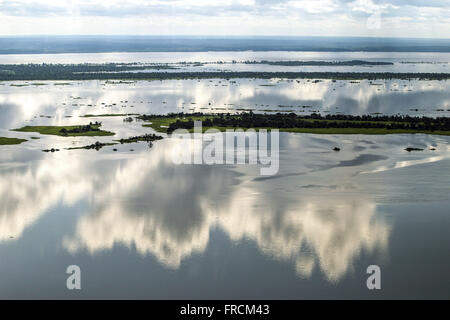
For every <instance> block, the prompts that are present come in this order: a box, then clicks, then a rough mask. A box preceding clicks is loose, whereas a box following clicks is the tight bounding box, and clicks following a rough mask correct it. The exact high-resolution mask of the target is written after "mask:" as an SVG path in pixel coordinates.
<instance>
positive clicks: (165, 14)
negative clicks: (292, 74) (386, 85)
mask: <svg viewBox="0 0 450 320" xmlns="http://www.w3.org/2000/svg"><path fill="white" fill-rule="evenodd" d="M449 8H450V1H448V0H445V1H442V0H432V1H423V3H421V2H420V1H403V0H292V1H286V0H284V1H273V0H240V1H236V0H224V1H214V2H213V1H207V0H166V1H161V0H128V1H123V0H108V1H103V0H72V1H68V2H61V1H56V0H45V1H44V0H0V19H1V21H2V23H1V24H0V34H42V33H45V34H67V33H72V34H112V33H114V34H225V35H342V36H351V35H355V36H390V35H392V33H394V34H395V35H396V36H406V37H408V36H414V37H420V36H423V37H442V38H447V37H448V34H450V9H449ZM375 13H376V14H380V15H381V20H380V23H381V25H380V28H379V29H376V30H371V29H370V28H367V19H368V17H369V16H371V15H373V14H375ZM93 18H95V19H93ZM67 19H70V22H69V23H68V24H67V25H66V24H65V23H64V21H67ZM405 21H407V22H405ZM392 28H393V29H392Z"/></svg>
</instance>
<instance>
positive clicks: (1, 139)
mask: <svg viewBox="0 0 450 320" xmlns="http://www.w3.org/2000/svg"><path fill="white" fill-rule="evenodd" d="M25 141H27V140H25V139H18V138H6V137H0V146H3V145H11V144H21V143H22V142H25Z"/></svg>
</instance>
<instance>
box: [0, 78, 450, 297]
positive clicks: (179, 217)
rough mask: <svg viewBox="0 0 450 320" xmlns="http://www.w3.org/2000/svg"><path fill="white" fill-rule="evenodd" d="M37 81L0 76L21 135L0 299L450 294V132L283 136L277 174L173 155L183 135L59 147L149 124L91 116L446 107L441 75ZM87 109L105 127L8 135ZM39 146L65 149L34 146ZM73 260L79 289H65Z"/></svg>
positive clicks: (4, 218) (73, 117) (6, 193)
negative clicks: (370, 281)
mask: <svg viewBox="0 0 450 320" xmlns="http://www.w3.org/2000/svg"><path fill="white" fill-rule="evenodd" d="M374 83H375V82H374ZM11 84H28V85H27V86H22V87H17V86H11ZM45 84H46V85H43V86H36V85H32V84H31V83H25V82H3V83H2V85H0V115H1V116H0V136H10V137H24V138H26V139H28V141H27V142H25V143H23V144H21V145H16V146H0V257H1V259H0V298H64V299H65V298H68V299H71V298H138V299H139V298H206V299H207V298H250V299H252V298H253V299H257V298H273V299H300V298H363V299H378V298H447V299H448V298H450V275H449V273H448V270H449V266H450V254H449V252H450V233H449V232H448V230H450V214H449V207H450V184H449V182H450V173H449V172H450V144H449V142H450V137H446V136H431V135H385V136H367V135H349V136H346V135H313V134H289V133H282V134H280V170H279V172H278V174H277V175H275V176H260V174H259V172H260V171H259V166H256V165H235V166H231V165H228V166H220V165H215V166H209V165H176V164H174V163H173V161H172V154H173V152H174V150H177V148H179V143H180V142H179V141H178V140H177V139H174V138H169V137H167V138H166V139H164V140H161V141H158V142H156V143H154V146H153V147H152V148H149V147H148V146H147V144H146V143H137V144H127V145H119V146H117V149H118V151H117V152H114V151H113V150H112V149H113V147H105V148H103V149H101V150H100V151H94V150H71V151H69V150H65V149H64V148H67V147H72V146H83V145H86V144H90V143H93V142H95V141H102V142H109V141H111V140H112V139H116V138H118V137H127V136H131V135H135V134H142V133H145V132H152V129H150V128H143V127H142V123H139V122H135V121H134V122H132V123H124V122H123V117H114V118H112V117H109V118H107V117H102V118H82V117H79V116H81V115H84V114H88V113H89V114H101V113H167V112H172V111H176V112H180V111H186V112H187V111H213V112H233V111H239V110H237V109H241V108H252V109H255V110H259V111H262V110H266V109H276V110H288V109H292V110H294V111H295V112H297V113H299V114H300V113H303V112H304V113H310V112H312V111H320V112H331V113H336V112H343V113H353V114H367V113H375V112H380V113H386V114H396V113H401V114H408V113H409V114H417V115H422V114H425V115H430V116H437V115H445V116H448V110H449V102H450V96H449V88H448V86H449V82H448V81H400V80H391V81H376V84H377V85H374V84H373V83H372V84H370V82H369V81H360V83H350V82H348V81H337V82H331V81H322V82H319V83H312V82H311V81H310V82H308V81H306V80H299V81H298V82H297V81H296V80H294V81H287V80H283V79H279V80H277V79H274V80H270V81H269V80H246V79H241V80H236V83H231V82H229V81H223V80H218V79H215V80H201V81H197V80H186V81H154V82H147V81H139V82H133V83H127V84H124V83H122V84H117V83H106V82H105V81H86V82H70V85H64V86H58V85H56V86H55V85H54V84H55V82H54V81H48V82H45ZM102 103H104V104H102ZM113 104H115V105H113ZM303 106H308V107H303ZM411 109H418V111H411ZM438 109H439V110H440V111H438ZM94 120H99V121H102V122H103V129H105V130H111V131H114V132H116V136H115V137H77V138H70V137H69V138H66V137H53V136H43V135H39V134H37V133H19V132H12V131H9V130H10V129H12V128H17V127H21V126H23V125H39V124H51V125H63V124H83V123H87V122H88V121H94ZM31 137H40V139H37V140H33V139H30V138H31ZM335 146H339V147H340V148H341V152H334V151H332V149H333V148H334V147H335ZM408 146H414V147H419V148H424V149H425V150H424V151H422V152H411V153H408V152H406V151H405V150H404V148H405V147H408ZM49 147H56V148H60V149H61V151H60V152H55V153H44V152H42V151H41V150H42V149H46V148H49ZM431 148H434V149H435V150H434V151H432V150H430V149H431ZM131 150H133V151H131ZM71 264H76V265H79V266H80V267H81V270H82V290H80V291H76V292H75V291H69V290H67V289H66V279H67V275H66V273H65V271H66V268H67V266H68V265H71ZM372 264H376V265H379V266H380V267H381V271H382V276H381V279H382V289H381V290H379V291H376V292H375V291H369V290H368V289H367V287H366V279H367V277H368V275H367V274H366V268H367V267H368V266H369V265H372Z"/></svg>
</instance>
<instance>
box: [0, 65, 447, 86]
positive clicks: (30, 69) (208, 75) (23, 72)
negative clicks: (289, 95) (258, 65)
mask: <svg viewBox="0 0 450 320" xmlns="http://www.w3.org/2000/svg"><path fill="white" fill-rule="evenodd" d="M274 63H286V62H276V61H275V62H274ZM293 63H296V62H293ZM297 63H305V62H297ZM317 63H324V62H317ZM325 63H326V62H325ZM330 63H333V62H330ZM340 63H342V64H341V65H345V63H348V62H340ZM381 63H383V62H381ZM334 65H339V64H336V63H335V64H334ZM353 65H355V64H353ZM155 68H156V69H158V70H160V71H158V72H154V71H152V70H153V69H155ZM155 68H151V67H149V66H147V65H138V64H122V63H120V64H119V63H110V64H45V63H44V64H11V65H10V64H0V81H41V80H173V79H217V78H220V79H232V78H234V79H235V78H257V79H272V78H287V79H335V80H363V79H368V80H377V79H419V80H446V79H450V73H395V72H278V71H277V72H261V71H242V72H240V71H212V72H210V71H205V72H201V71H200V72H199V71H189V72H182V71H177V70H174V71H171V72H166V71H164V69H174V68H175V69H176V67H173V66H170V65H161V66H159V65H158V66H155ZM149 69H150V70H149ZM25 85H27V84H19V85H18V86H25Z"/></svg>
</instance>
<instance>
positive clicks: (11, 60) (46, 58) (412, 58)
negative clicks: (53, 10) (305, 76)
mask: <svg viewBox="0 0 450 320" xmlns="http://www.w3.org/2000/svg"><path fill="white" fill-rule="evenodd" d="M262 60H266V61H349V60H364V61H371V62H380V61H381V62H392V63H393V65H379V66H273V65H267V64H257V65H253V64H244V63H243V62H245V61H262ZM233 61H234V62H235V63H233ZM116 62H119V63H134V62H138V63H149V64H158V63H169V64H173V66H175V67H177V69H173V70H170V69H161V70H160V71H162V72H186V71H196V72H200V71H210V72H211V71H264V72H276V71H280V72H281V71H283V72H413V73H414V72H416V73H422V72H432V73H441V72H442V73H448V72H450V70H449V68H450V53H448V52H420V53H419V52H298V51H262V52H254V51H237V52H233V51H227V52H215V51H211V52H110V53H65V54H6V55H2V56H1V59H0V63H1V64H20V63H63V64H65V63H69V64H70V63H116ZM181 62H187V63H193V62H200V63H206V64H205V65H199V66H196V67H193V66H192V65H191V66H186V65H183V64H180V63H181ZM148 71H149V72H157V70H155V69H151V70H148ZM139 72H142V70H140V71H139Z"/></svg>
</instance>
